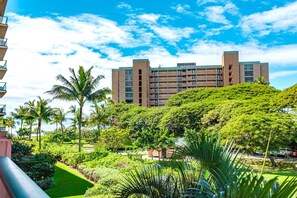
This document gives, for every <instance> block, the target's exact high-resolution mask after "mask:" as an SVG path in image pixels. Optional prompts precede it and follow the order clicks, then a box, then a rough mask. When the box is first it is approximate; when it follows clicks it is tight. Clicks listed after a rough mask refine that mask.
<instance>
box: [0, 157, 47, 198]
mask: <svg viewBox="0 0 297 198" xmlns="http://www.w3.org/2000/svg"><path fill="white" fill-rule="evenodd" d="M0 167H1V168H0V197H3V198H9V197H22V198H45V197H46V198H48V197H49V196H48V195H47V194H46V193H45V192H44V191H43V190H42V189H41V188H40V187H39V186H38V185H37V184H35V182H34V181H32V180H31V179H30V177H28V176H27V175H26V174H25V173H24V172H23V171H22V170H21V169H20V168H19V167H18V166H17V165H16V164H15V163H14V162H13V161H11V159H9V157H6V156H0Z"/></svg>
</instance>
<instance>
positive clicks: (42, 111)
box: [31, 96, 53, 149]
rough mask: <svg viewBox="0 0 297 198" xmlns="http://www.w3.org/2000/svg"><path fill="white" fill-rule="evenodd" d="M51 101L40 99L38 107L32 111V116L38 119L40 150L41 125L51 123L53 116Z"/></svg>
mask: <svg viewBox="0 0 297 198" xmlns="http://www.w3.org/2000/svg"><path fill="white" fill-rule="evenodd" d="M49 103H50V101H49V100H45V99H42V98H41V97H40V96H39V97H38V101H37V103H36V107H35V108H32V109H31V113H32V115H34V117H35V118H37V121H38V128H37V137H38V136H39V138H38V141H39V149H41V124H42V122H43V121H45V122H49V121H50V118H51V116H52V114H53V110H52V108H51V107H50V106H49Z"/></svg>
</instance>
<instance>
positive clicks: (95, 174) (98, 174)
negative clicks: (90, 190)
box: [77, 164, 120, 182]
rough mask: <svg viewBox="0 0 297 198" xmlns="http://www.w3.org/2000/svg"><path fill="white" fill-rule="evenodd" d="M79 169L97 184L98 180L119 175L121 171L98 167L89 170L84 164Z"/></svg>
mask: <svg viewBox="0 0 297 198" xmlns="http://www.w3.org/2000/svg"><path fill="white" fill-rule="evenodd" d="M77 169H78V170H79V171H80V172H81V173H83V174H84V176H85V177H87V178H88V179H89V180H91V181H94V182H97V181H98V180H100V179H102V178H105V177H107V176H111V175H118V174H120V171H119V170H117V169H114V168H106V167H97V168H89V167H87V166H86V165H84V164H80V165H78V167H77Z"/></svg>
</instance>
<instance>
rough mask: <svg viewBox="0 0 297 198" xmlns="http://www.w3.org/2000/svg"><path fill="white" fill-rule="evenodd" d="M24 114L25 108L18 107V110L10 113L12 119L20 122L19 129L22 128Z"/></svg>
mask: <svg viewBox="0 0 297 198" xmlns="http://www.w3.org/2000/svg"><path fill="white" fill-rule="evenodd" d="M25 114H26V108H25V106H19V107H18V108H15V109H14V112H12V113H11V116H12V117H14V119H16V120H19V121H20V125H21V127H20V129H22V128H23V122H24V118H25Z"/></svg>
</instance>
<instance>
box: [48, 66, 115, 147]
mask: <svg viewBox="0 0 297 198" xmlns="http://www.w3.org/2000/svg"><path fill="white" fill-rule="evenodd" d="M92 69H93V67H91V68H90V69H88V70H85V69H84V68H83V66H79V69H78V72H77V73H75V71H74V69H72V68H69V71H70V74H71V75H70V77H69V80H68V79H66V78H65V77H64V76H62V75H58V76H57V80H58V81H60V82H61V83H62V85H54V86H53V87H52V89H51V90H50V91H47V93H49V94H51V95H53V96H54V99H60V100H66V101H76V102H77V103H78V105H79V112H80V113H79V116H80V117H79V122H78V150H79V152H80V151H81V126H82V114H83V107H84V105H85V103H86V102H87V101H100V100H103V99H105V98H106V94H108V93H110V90H109V89H108V88H103V89H98V88H97V87H98V85H99V82H100V80H101V79H103V78H104V76H103V75H97V76H96V77H93V76H92Z"/></svg>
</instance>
